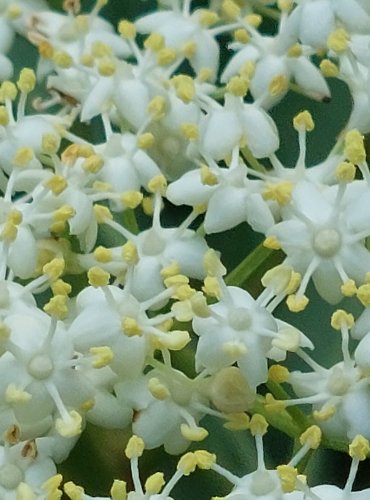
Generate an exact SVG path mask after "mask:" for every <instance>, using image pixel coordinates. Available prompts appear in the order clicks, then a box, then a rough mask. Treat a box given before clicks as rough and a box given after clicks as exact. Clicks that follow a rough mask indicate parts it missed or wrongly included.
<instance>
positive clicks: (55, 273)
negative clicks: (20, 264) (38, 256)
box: [42, 258, 65, 281]
mask: <svg viewBox="0 0 370 500" xmlns="http://www.w3.org/2000/svg"><path fill="white" fill-rule="evenodd" d="M64 268H65V262H64V259H62V258H55V259H53V260H51V261H50V262H48V263H47V264H45V265H44V267H43V268H42V272H43V274H46V276H47V277H48V278H49V280H51V281H56V280H57V279H58V278H59V277H60V276H61V275H62V274H63V271H64Z"/></svg>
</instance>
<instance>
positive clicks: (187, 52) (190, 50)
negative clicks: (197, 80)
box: [181, 40, 208, 80]
mask: <svg viewBox="0 0 370 500" xmlns="http://www.w3.org/2000/svg"><path fill="white" fill-rule="evenodd" d="M181 52H182V53H183V54H184V56H185V57H186V58H187V59H191V58H192V57H194V56H195V54H196V52H197V44H196V43H195V42H194V41H193V40H189V41H188V42H185V43H184V44H183V45H182V47H181ZM198 76H199V75H198ZM206 80H208V78H207V79H206Z"/></svg>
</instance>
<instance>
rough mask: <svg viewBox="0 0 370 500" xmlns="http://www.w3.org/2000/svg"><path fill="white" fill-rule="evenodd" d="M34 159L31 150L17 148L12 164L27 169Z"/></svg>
mask: <svg viewBox="0 0 370 500" xmlns="http://www.w3.org/2000/svg"><path fill="white" fill-rule="evenodd" d="M33 158H34V153H33V149H32V148H28V147H23V148H18V149H17V151H16V153H15V156H14V158H13V161H12V164H13V165H14V166H16V167H27V165H28V164H29V163H30V161H31V160H33Z"/></svg>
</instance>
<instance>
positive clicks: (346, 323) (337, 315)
mask: <svg viewBox="0 0 370 500" xmlns="http://www.w3.org/2000/svg"><path fill="white" fill-rule="evenodd" d="M354 323H355V318H354V317H353V315H352V314H350V313H347V312H346V311H343V309H338V310H337V311H335V312H334V313H333V314H332V316H331V323H330V324H331V326H332V328H334V330H341V329H342V328H343V327H346V328H352V327H353V325H354Z"/></svg>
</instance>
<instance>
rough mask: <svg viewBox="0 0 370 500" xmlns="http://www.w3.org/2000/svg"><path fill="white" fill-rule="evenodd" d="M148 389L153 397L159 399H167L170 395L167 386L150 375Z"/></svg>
mask: <svg viewBox="0 0 370 500" xmlns="http://www.w3.org/2000/svg"><path fill="white" fill-rule="evenodd" d="M148 389H149V392H150V393H151V395H152V396H153V397H154V398H155V399H159V400H160V401H163V400H165V399H168V398H169V397H170V396H171V393H170V391H169V390H168V388H167V387H166V386H165V385H164V384H162V383H161V382H160V381H159V380H158V379H157V378H156V377H152V378H150V379H149V381H148Z"/></svg>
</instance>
